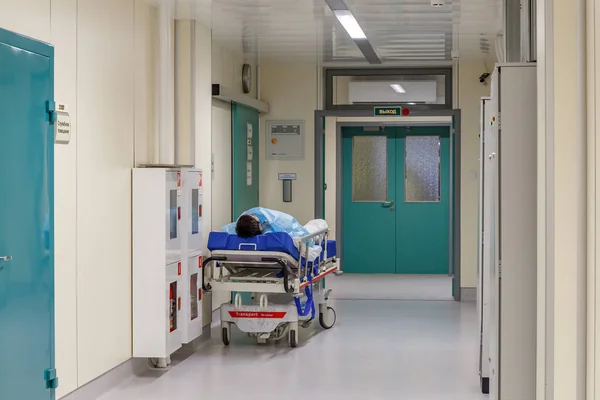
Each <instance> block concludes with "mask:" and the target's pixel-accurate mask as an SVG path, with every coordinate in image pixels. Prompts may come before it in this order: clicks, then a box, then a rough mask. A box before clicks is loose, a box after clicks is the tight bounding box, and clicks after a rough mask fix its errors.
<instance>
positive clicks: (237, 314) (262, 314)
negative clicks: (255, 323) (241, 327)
mask: <svg viewBox="0 0 600 400" xmlns="http://www.w3.org/2000/svg"><path fill="white" fill-rule="evenodd" d="M286 314H287V312H269V311H229V315H230V316H231V317H232V318H265V319H281V318H283V317H285V316H286Z"/></svg>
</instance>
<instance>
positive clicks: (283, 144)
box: [265, 121, 305, 160]
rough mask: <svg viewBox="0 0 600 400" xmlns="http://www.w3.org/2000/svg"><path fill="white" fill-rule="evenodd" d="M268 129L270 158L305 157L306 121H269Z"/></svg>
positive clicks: (291, 158)
mask: <svg viewBox="0 0 600 400" xmlns="http://www.w3.org/2000/svg"><path fill="white" fill-rule="evenodd" d="M266 129H267V132H266V135H265V138H266V152H267V159H268V160H303V159H304V145H305V134H304V121H267V123H266Z"/></svg>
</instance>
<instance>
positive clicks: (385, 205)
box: [381, 201, 394, 208]
mask: <svg viewBox="0 0 600 400" xmlns="http://www.w3.org/2000/svg"><path fill="white" fill-rule="evenodd" d="M381 205H382V206H383V208H391V207H394V202H393V201H384V202H383V203H381Z"/></svg>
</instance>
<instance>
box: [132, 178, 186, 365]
mask: <svg viewBox="0 0 600 400" xmlns="http://www.w3.org/2000/svg"><path fill="white" fill-rule="evenodd" d="M132 178H133V192H132V213H133V356H134V357H143V358H167V357H169V356H170V355H171V354H172V353H173V352H175V351H176V350H177V349H178V348H180V347H181V342H182V341H181V338H182V329H181V328H180V325H181V318H182V315H181V314H182V310H181V307H182V294H183V293H184V292H185V291H184V290H183V285H184V282H183V279H182V275H183V272H184V271H183V267H184V266H183V263H182V258H181V236H182V229H181V225H182V224H181V211H182V210H181V198H182V183H181V172H180V171H178V170H173V169H165V168H135V169H133V176H132Z"/></svg>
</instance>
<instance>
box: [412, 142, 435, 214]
mask: <svg viewBox="0 0 600 400" xmlns="http://www.w3.org/2000/svg"><path fill="white" fill-rule="evenodd" d="M440 143H441V142H440V137H439V136H408V137H407V138H406V145H405V152H404V180H405V190H404V193H405V201H406V202H409V203H411V202H439V201H440V158H441V157H440Z"/></svg>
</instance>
